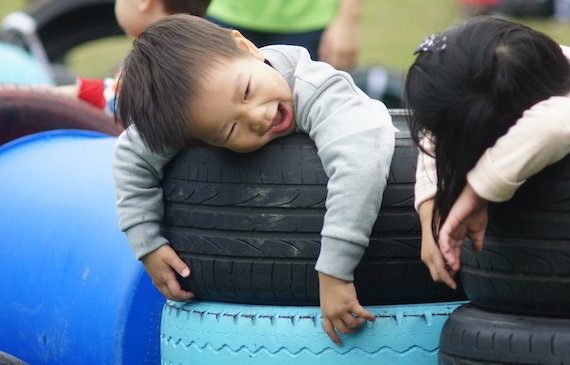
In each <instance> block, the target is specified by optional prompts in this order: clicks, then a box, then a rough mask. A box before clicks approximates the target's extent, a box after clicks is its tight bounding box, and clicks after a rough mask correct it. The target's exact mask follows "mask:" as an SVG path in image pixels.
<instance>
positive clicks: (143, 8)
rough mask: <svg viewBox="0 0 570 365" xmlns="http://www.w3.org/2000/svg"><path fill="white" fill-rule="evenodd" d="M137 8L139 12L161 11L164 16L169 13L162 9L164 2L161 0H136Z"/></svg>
mask: <svg viewBox="0 0 570 365" xmlns="http://www.w3.org/2000/svg"><path fill="white" fill-rule="evenodd" d="M138 8H139V9H138V10H139V12H141V13H145V12H147V13H151V12H152V13H156V12H160V13H163V14H164V16H166V15H169V14H168V13H167V12H166V11H165V10H164V3H163V2H162V1H161V0H138Z"/></svg>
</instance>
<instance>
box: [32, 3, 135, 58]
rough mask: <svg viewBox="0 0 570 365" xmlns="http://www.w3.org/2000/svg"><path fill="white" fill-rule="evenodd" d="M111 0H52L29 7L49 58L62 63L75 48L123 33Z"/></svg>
mask: <svg viewBox="0 0 570 365" xmlns="http://www.w3.org/2000/svg"><path fill="white" fill-rule="evenodd" d="M114 2H115V1H114V0H54V1H41V2H38V3H34V4H32V6H30V8H29V9H28V11H27V12H28V14H30V15H31V16H32V17H33V18H34V19H35V20H36V23H37V31H38V35H39V37H40V39H41V41H42V43H43V45H44V47H45V49H46V53H47V56H48V58H49V60H50V61H51V62H53V63H64V62H63V61H64V57H65V55H66V54H67V52H69V51H70V50H71V49H73V48H74V47H76V46H78V45H80V44H83V43H86V42H89V41H92V40H96V39H100V38H105V37H112V36H119V35H123V34H124V32H123V31H122V30H121V28H120V27H119V25H118V24H117V21H116V19H115V13H114Z"/></svg>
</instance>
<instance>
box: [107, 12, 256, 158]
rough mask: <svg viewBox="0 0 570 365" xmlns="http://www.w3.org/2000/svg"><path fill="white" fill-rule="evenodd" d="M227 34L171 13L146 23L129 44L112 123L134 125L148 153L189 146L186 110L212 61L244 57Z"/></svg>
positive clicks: (230, 34)
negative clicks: (148, 150)
mask: <svg viewBox="0 0 570 365" xmlns="http://www.w3.org/2000/svg"><path fill="white" fill-rule="evenodd" d="M245 54H246V53H245V51H243V50H242V49H241V48H239V47H238V46H237V43H236V42H235V40H234V38H233V36H232V31H231V30H229V29H225V28H222V27H220V26H218V25H216V24H214V23H211V22H209V21H207V20H205V19H202V18H200V17H197V16H192V15H188V14H176V15H171V16H168V17H165V18H163V19H161V20H158V21H157V22H155V23H153V24H151V25H150V26H149V27H148V28H147V29H146V30H145V31H144V32H142V33H141V34H140V35H139V36H138V37H137V38H136V39H135V40H134V42H133V48H132V50H131V51H130V52H129V54H128V55H127V57H126V59H125V61H124V64H123V68H122V71H121V75H120V78H119V92H118V98H117V109H116V116H117V120H118V121H119V122H120V123H122V124H123V126H124V127H125V128H128V127H129V126H130V125H131V124H134V125H135V127H136V129H137V130H138V132H139V134H140V136H141V138H142V140H143V142H144V143H145V145H146V146H147V147H148V148H149V149H150V150H151V151H153V152H157V153H164V152H166V151H167V150H169V149H180V148H184V147H186V146H188V145H189V143H191V138H190V136H189V134H188V127H189V123H190V119H191V110H189V106H190V105H193V104H196V105H197V106H196V107H199V104H198V103H195V102H196V98H197V91H198V90H197V88H198V86H199V85H200V83H201V82H203V81H204V78H205V75H206V74H207V72H208V71H209V69H211V68H212V67H215V65H216V63H217V62H221V61H223V60H224V59H228V58H236V57H240V56H243V55H245Z"/></svg>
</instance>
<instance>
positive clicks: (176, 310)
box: [161, 301, 464, 365]
mask: <svg viewBox="0 0 570 365" xmlns="http://www.w3.org/2000/svg"><path fill="white" fill-rule="evenodd" d="M463 303H464V302H448V303H437V304H414V305H391V306H369V307H367V309H368V310H369V311H370V312H371V313H373V314H374V315H375V316H376V321H375V322H374V323H367V324H365V326H364V327H363V328H362V329H361V330H359V331H358V332H357V333H353V334H349V335H341V338H342V341H343V344H342V346H340V347H337V346H335V345H334V344H333V343H332V342H331V340H330V339H329V338H328V337H327V335H326V334H325V333H324V331H323V329H322V326H321V311H320V308H319V307H295V306H259V305H243V304H229V303H218V302H190V303H177V302H172V301H168V302H167V303H166V304H165V306H164V308H163V311H162V323H161V359H162V364H164V365H185V364H193V365H201V364H208V365H218V364H219V365H222V364H223V365H227V364H248V365H250V364H251V365H257V364H295V365H304V364H310V365H320V364H327V365H334V364H349V363H351V362H352V363H354V364H358V365H361V364H390V365H400V364H401V365H403V364H416V365H430V364H437V356H438V343H439V337H440V333H441V330H442V328H443V324H444V323H445V321H446V320H447V318H448V316H449V315H450V314H451V312H452V311H453V310H454V309H455V308H457V307H458V306H459V305H460V304H463Z"/></svg>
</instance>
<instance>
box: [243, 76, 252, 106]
mask: <svg viewBox="0 0 570 365" xmlns="http://www.w3.org/2000/svg"><path fill="white" fill-rule="evenodd" d="M250 93H251V77H250V78H249V80H248V81H247V84H246V86H245V91H244V93H243V100H244V101H246V100H247V98H248V97H249V95H250Z"/></svg>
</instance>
